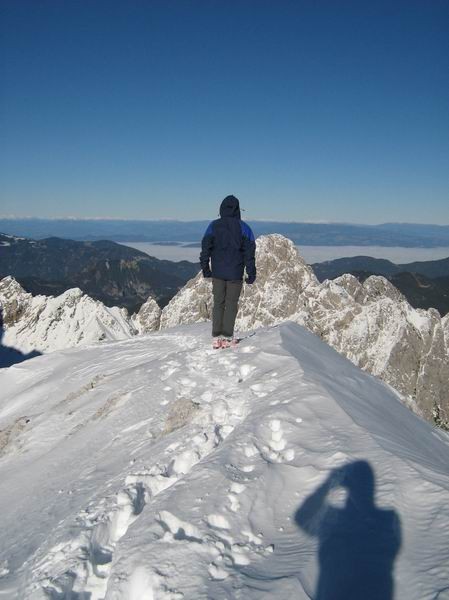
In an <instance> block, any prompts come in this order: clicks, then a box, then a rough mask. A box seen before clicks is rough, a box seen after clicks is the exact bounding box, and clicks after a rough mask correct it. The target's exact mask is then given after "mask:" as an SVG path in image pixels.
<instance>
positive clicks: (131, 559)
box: [0, 324, 449, 600]
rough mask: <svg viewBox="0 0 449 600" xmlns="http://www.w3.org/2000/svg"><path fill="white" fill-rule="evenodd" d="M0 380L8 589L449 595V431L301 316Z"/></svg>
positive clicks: (171, 599) (22, 593)
mask: <svg viewBox="0 0 449 600" xmlns="http://www.w3.org/2000/svg"><path fill="white" fill-rule="evenodd" d="M0 390H1V392H0V394H1V401H0V477H1V482H2V485H1V487H0V515H1V528H2V536H1V541H0V598H21V599H22V598H23V599H33V600H34V599H36V600H39V599H43V598H50V599H65V598H67V599H71V598H72V599H77V600H100V599H107V600H119V599H120V600H122V599H129V600H150V599H155V600H157V599H164V600H175V599H181V598H182V599H192V600H197V599H198V600H199V599H217V600H218V599H222V598H229V599H233V598H245V599H246V598H254V599H267V600H268V599H271V598H279V599H284V598H285V599H287V598H288V599H290V598H297V599H299V600H303V599H304V600H305V599H306V598H317V599H318V598H319V600H330V599H331V598H332V600H340V599H341V600H343V598H344V599H345V600H355V599H357V600H360V598H362V597H363V598H364V600H373V599H374V598H376V600H378V599H379V598H380V597H382V600H392V599H393V598H398V599H402V598H404V599H405V598H406V599H407V600H431V599H432V600H433V599H436V598H438V599H439V600H444V599H448V598H449V545H448V543H447V540H448V539H449V502H448V500H449V441H448V436H447V435H446V434H444V433H442V432H439V431H436V430H434V429H432V427H431V426H430V425H429V424H427V423H425V422H424V421H422V420H420V419H419V418H418V417H416V416H415V415H413V414H412V413H411V412H410V411H409V410H408V409H407V408H405V407H404V406H403V405H402V404H401V402H400V401H399V399H398V396H397V394H396V393H395V392H394V391H392V390H391V389H390V388H388V387H387V386H385V385H384V384H382V383H380V382H379V381H377V380H376V379H374V378H372V377H370V376H368V375H366V374H365V373H363V372H362V371H360V370H359V369H358V368H356V367H355V366H353V365H352V364H351V363H349V361H347V360H345V359H344V358H342V357H341V356H340V355H338V354H337V353H336V352H334V351H333V350H331V349H330V348H329V347H328V346H326V345H325V344H323V343H322V342H321V341H320V340H319V339H318V338H316V337H315V336H313V335H312V334H310V333H308V332H306V331H305V330H304V329H302V328H301V327H299V326H297V325H293V324H285V325H281V326H279V327H275V328H271V329H267V330H260V331H258V332H257V335H255V336H254V337H251V338H247V339H246V340H244V341H243V342H242V343H241V344H240V345H239V346H238V347H237V348H236V349H226V350H218V351H217V350H212V349H211V348H210V337H209V326H208V325H193V326H184V327H178V328H175V329H173V330H166V331H163V332H161V333H158V334H152V335H149V336H145V337H140V338H134V339H132V340H127V341H124V342H118V343H112V344H107V345H100V346H92V347H88V348H83V349H77V350H68V351H64V352H59V353H53V354H50V355H46V356H42V357H39V358H37V359H33V360H31V361H28V362H25V363H22V364H20V365H17V366H15V367H12V368H10V369H7V370H6V369H5V370H3V371H0ZM374 486H375V487H374ZM345 582H346V583H345ZM347 582H349V583H347ZM348 586H349V587H348ZM379 586H381V587H379ZM379 594H381V596H380V595H379Z"/></svg>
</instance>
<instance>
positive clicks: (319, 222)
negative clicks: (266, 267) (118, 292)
mask: <svg viewBox="0 0 449 600" xmlns="http://www.w3.org/2000/svg"><path fill="white" fill-rule="evenodd" d="M0 220H3V221H81V222H83V221H117V222H119V221H124V222H135V221H137V222H140V223H148V222H149V223H154V222H156V223H158V222H171V223H195V222H203V221H205V222H209V221H210V219H185V220H183V219H174V218H166V217H161V218H159V219H151V218H145V219H138V218H132V217H110V216H108V217H75V216H57V217H36V216H31V215H29V216H28V215H27V216H17V215H0ZM248 221H252V222H256V223H280V224H299V225H351V226H355V227H379V226H382V225H421V226H432V227H449V223H445V224H443V225H441V224H439V223H421V222H416V221H415V222H414V221H382V222H380V223H355V222H353V221H324V220H316V221H315V220H304V221H296V220H286V221H282V220H277V219H248Z"/></svg>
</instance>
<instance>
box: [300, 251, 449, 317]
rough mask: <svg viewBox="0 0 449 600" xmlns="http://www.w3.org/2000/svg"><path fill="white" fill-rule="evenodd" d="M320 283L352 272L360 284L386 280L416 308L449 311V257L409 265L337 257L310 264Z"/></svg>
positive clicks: (372, 259)
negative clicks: (379, 278)
mask: <svg viewBox="0 0 449 600" xmlns="http://www.w3.org/2000/svg"><path fill="white" fill-rule="evenodd" d="M311 266H312V268H313V271H314V273H315V275H316V276H317V278H318V280H319V281H324V280H325V279H335V278H337V277H340V276H341V275H344V274H345V273H350V274H351V275H354V276H355V277H357V279H358V280H359V281H361V282H363V281H365V280H366V279H367V278H368V277H370V276H371V275H382V276H383V277H386V278H387V279H388V280H389V281H390V282H391V283H392V284H393V285H394V286H395V287H396V288H397V289H398V290H400V291H401V292H402V293H403V294H404V296H405V297H406V298H407V300H408V301H409V302H410V304H411V305H412V306H413V307H414V308H425V309H427V308H430V307H432V308H436V309H438V311H439V312H440V314H441V315H445V314H446V313H448V312H449V258H443V259H441V260H431V261H422V262H412V263H406V264H395V263H393V262H390V261H389V260H384V259H379V258H372V257H370V256H353V257H349V258H338V259H336V260H330V261H326V262H322V263H314V264H313V265H311Z"/></svg>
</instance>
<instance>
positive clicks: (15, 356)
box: [0, 307, 41, 369]
mask: <svg viewBox="0 0 449 600" xmlns="http://www.w3.org/2000/svg"><path fill="white" fill-rule="evenodd" d="M4 332H5V329H4V323H3V310H2V308H1V307H0V369H4V368H5V367H11V366H12V365H15V364H17V363H20V362H23V361H24V360H28V359H29V358H34V357H35V356H40V355H41V353H40V352H38V351H37V350H34V351H33V352H30V353H29V354H24V353H23V352H20V350H17V349H16V348H13V347H11V346H4V345H3V335H4Z"/></svg>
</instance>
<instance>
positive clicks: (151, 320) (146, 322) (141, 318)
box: [131, 296, 161, 333]
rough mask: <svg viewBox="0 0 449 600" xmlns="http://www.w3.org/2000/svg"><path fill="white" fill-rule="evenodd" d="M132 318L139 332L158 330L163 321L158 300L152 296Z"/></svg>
mask: <svg viewBox="0 0 449 600" xmlns="http://www.w3.org/2000/svg"><path fill="white" fill-rule="evenodd" d="M131 319H132V322H133V324H134V326H135V328H136V329H137V331H138V332H139V333H150V332H151V331H157V330H158V329H159V326H160V321H161V309H160V307H159V305H158V303H157V302H156V300H154V298H152V297H151V296H150V297H149V298H148V300H147V301H146V302H145V303H144V304H142V306H141V307H140V310H139V312H138V313H137V314H135V315H133V316H132V318H131Z"/></svg>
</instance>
